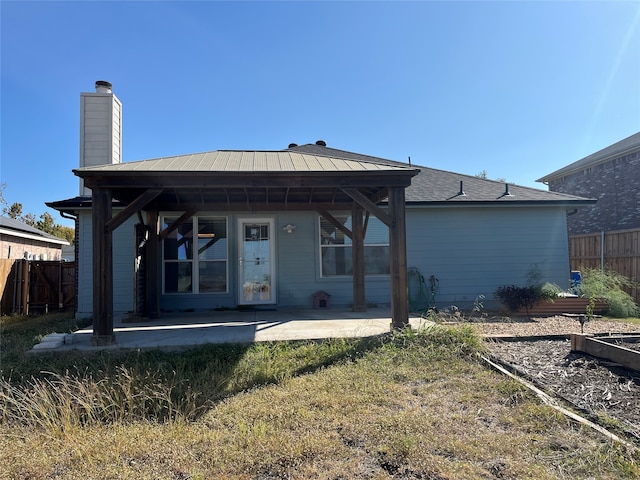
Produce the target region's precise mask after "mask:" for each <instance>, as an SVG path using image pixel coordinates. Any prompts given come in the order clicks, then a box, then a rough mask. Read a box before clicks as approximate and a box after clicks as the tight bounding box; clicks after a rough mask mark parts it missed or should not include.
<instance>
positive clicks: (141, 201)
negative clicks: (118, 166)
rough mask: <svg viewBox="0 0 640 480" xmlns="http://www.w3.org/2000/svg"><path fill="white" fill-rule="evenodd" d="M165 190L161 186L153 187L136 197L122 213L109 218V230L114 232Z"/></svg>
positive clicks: (107, 225) (107, 226) (107, 227)
mask: <svg viewBox="0 0 640 480" xmlns="http://www.w3.org/2000/svg"><path fill="white" fill-rule="evenodd" d="M162 192H163V189H161V188H152V189H149V190H147V191H146V192H144V193H143V194H142V195H140V196H139V197H138V198H136V199H135V200H134V201H133V202H131V203H130V204H129V205H127V206H126V207H125V208H124V210H122V211H121V212H120V213H118V214H116V216H114V217H113V218H111V219H109V220H108V221H107V224H106V229H107V231H109V232H113V231H114V230H115V229H116V228H118V227H119V226H120V225H122V224H123V223H124V222H126V221H127V220H128V219H129V217H131V216H132V215H134V214H135V213H136V212H139V211H140V210H142V209H143V208H144V207H145V206H147V205H148V204H149V202H150V201H151V200H153V199H154V198H156V197H157V196H158V195H160V194H161V193H162Z"/></svg>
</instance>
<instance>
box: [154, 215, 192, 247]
mask: <svg viewBox="0 0 640 480" xmlns="http://www.w3.org/2000/svg"><path fill="white" fill-rule="evenodd" d="M197 212H198V211H197V210H194V209H189V210H187V211H186V212H184V213H183V214H182V215H180V217H178V219H177V220H176V221H175V222H173V223H172V224H171V225H169V226H168V227H167V228H165V229H164V230H162V231H161V232H160V234H159V235H158V237H159V239H160V240H164V239H165V238H167V237H168V236H169V234H170V233H171V232H173V231H174V230H175V229H176V228H178V227H179V226H180V225H182V224H183V223H184V222H186V221H187V220H189V219H190V218H191V217H193V216H194V215H195V214H196V213H197Z"/></svg>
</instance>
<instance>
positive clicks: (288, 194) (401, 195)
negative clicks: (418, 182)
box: [75, 151, 418, 346]
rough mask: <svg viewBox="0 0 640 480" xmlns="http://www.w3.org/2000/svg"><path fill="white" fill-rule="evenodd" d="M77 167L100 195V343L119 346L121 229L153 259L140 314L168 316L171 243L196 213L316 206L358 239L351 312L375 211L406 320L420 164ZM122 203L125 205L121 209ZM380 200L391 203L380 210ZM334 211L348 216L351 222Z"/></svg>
mask: <svg viewBox="0 0 640 480" xmlns="http://www.w3.org/2000/svg"><path fill="white" fill-rule="evenodd" d="M75 173H76V175H78V176H80V177H81V178H82V179H83V181H84V184H85V186H86V187H88V188H91V191H92V231H93V235H92V247H93V254H92V257H93V278H92V283H93V335H92V338H91V343H92V344H93V345H94V346H105V345H106V346H108V345H112V344H114V343H115V342H116V335H115V333H116V332H115V329H114V319H113V232H114V230H115V229H117V228H118V227H119V226H120V225H122V224H123V223H124V222H126V221H127V220H128V219H129V218H131V217H134V216H137V217H138V221H139V224H138V225H139V227H140V229H139V231H140V232H142V235H141V236H140V237H139V238H137V239H136V243H137V244H138V245H139V248H140V249H141V250H142V251H143V255H144V265H145V271H144V276H143V278H144V284H143V286H142V288H141V291H143V295H142V300H141V301H140V307H139V309H138V310H136V311H135V312H134V313H136V314H138V315H140V316H142V317H146V318H150V319H157V318H160V317H161V309H160V298H161V295H162V294H163V291H162V288H163V286H162V271H161V262H160V258H161V254H162V249H161V245H162V241H163V239H165V238H167V236H169V235H171V233H172V232H175V231H176V229H178V228H179V227H180V226H181V225H182V224H183V223H184V222H187V221H189V220H190V219H191V218H192V217H194V216H196V215H197V214H198V212H206V211H216V212H247V213H250V214H257V213H262V212H293V211H307V212H309V211H311V212H317V213H318V214H319V215H321V216H322V217H324V218H325V219H326V220H327V221H328V222H330V223H331V224H333V225H335V227H336V228H338V229H340V230H341V231H342V232H343V233H344V235H346V236H348V237H349V238H350V240H351V244H352V247H353V248H352V258H351V262H352V266H353V268H352V270H353V272H352V288H353V302H352V305H353V312H366V310H367V302H366V297H365V270H364V236H365V232H366V229H367V222H368V218H369V216H370V215H373V216H375V217H376V218H378V219H379V220H380V221H381V222H382V223H383V224H384V225H386V226H387V227H388V230H389V272H390V273H389V279H390V290H391V291H390V303H391V309H390V314H389V316H390V319H391V321H390V324H391V326H392V328H402V327H404V326H406V325H407V324H408V321H409V312H408V299H407V260H406V226H405V188H406V187H407V186H409V185H410V183H411V178H412V177H413V176H414V175H416V174H417V173H418V170H417V169H413V168H411V167H407V166H402V165H387V164H381V163H374V162H370V161H356V160H345V159H341V158H332V157H328V156H320V155H310V154H302V153H294V152H291V151H276V152H272V151H269V152H264V151H260V152H255V151H251V152H247V151H215V152H208V153H204V154H198V155H186V156H182V157H170V158H161V159H155V160H146V161H142V162H131V163H121V164H111V165H102V166H97V167H85V168H81V169H79V170H76V171H75ZM114 201H117V202H119V203H120V204H122V205H125V207H124V209H123V210H120V211H118V212H117V213H116V214H115V215H114V214H113V202H114ZM382 201H386V202H387V205H388V206H387V208H384V209H383V208H380V207H379V206H378V204H379V203H380V202H382ZM332 211H348V212H350V213H351V218H352V219H353V220H352V225H350V228H347V226H346V225H344V224H343V223H341V222H340V221H338V220H337V219H336V218H335V217H333V216H332V214H331V213H330V212H332ZM163 212H164V213H166V212H176V215H175V217H174V218H175V220H173V223H171V224H169V225H162V224H161V222H160V221H159V220H160V217H161V214H162V213H163ZM132 241H133V239H132ZM308 241H313V239H312V238H311V237H309V238H308ZM233 260H239V261H241V260H242V259H233ZM276 305H277V302H276ZM163 315H164V314H163ZM387 328H388V324H387Z"/></svg>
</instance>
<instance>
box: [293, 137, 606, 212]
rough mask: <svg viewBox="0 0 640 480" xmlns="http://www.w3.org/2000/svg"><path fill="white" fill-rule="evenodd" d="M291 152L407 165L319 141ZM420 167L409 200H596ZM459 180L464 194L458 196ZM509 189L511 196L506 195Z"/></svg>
mask: <svg viewBox="0 0 640 480" xmlns="http://www.w3.org/2000/svg"><path fill="white" fill-rule="evenodd" d="M288 150H291V151H304V152H309V153H313V154H315V155H321V154H322V153H323V152H324V154H325V155H330V156H331V157H335V158H346V159H352V160H357V161H360V162H373V163H384V164H387V165H404V166H405V167H408V166H409V164H408V163H403V162H396V161H393V160H387V159H383V158H378V157H372V156H368V155H362V154H359V153H353V152H347V151H345V150H337V149H334V148H329V147H325V146H322V145H317V144H307V145H300V146H295V147H291V148H289V149H288ZM411 167H412V168H417V169H420V173H419V174H418V175H416V176H415V177H413V179H412V180H411V185H410V186H409V187H407V189H406V193H405V194H406V199H407V202H408V203H417V204H423V203H430V204H434V203H435V204H453V203H506V202H514V203H523V202H524V203H532V202H533V203H537V202H544V203H570V204H584V205H590V204H592V203H594V201H593V200H589V199H585V198H582V197H577V196H575V195H567V194H563V193H557V192H549V191H546V190H540V189H536V188H531V187H523V186H519V185H514V184H508V187H507V184H505V183H504V182H498V181H494V180H486V179H482V178H478V177H474V176H471V175H463V174H460V173H454V172H449V171H444V170H437V169H434V168H429V167H423V166H418V165H411ZM460 182H462V190H463V192H464V195H459V192H460ZM507 188H508V192H509V195H506V192H507Z"/></svg>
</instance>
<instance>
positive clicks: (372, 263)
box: [320, 212, 389, 277]
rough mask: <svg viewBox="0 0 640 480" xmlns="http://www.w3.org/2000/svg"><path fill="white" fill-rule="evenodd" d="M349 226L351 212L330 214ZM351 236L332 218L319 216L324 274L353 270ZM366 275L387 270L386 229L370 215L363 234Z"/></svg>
mask: <svg viewBox="0 0 640 480" xmlns="http://www.w3.org/2000/svg"><path fill="white" fill-rule="evenodd" d="M331 216H332V217H334V218H335V219H336V220H338V221H339V222H340V223H342V224H343V225H344V226H345V228H346V229H348V230H351V213H350V212H336V213H332V214H331ZM351 259H352V246H351V239H350V238H349V237H348V236H347V235H345V234H344V232H342V231H341V230H340V229H339V228H336V226H335V225H333V224H332V223H331V222H329V221H328V220H327V219H325V218H324V217H322V216H320V260H321V261H320V265H321V274H322V276H323V277H336V276H349V275H352V274H353V265H352V260H351ZM364 273H365V275H388V274H389V230H388V228H387V226H386V225H385V224H384V223H382V222H381V221H380V220H378V219H377V218H376V217H373V216H372V217H369V221H368V222H367V230H366V232H365V237H364Z"/></svg>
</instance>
